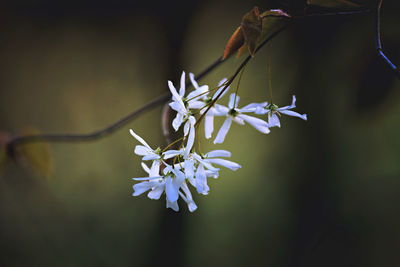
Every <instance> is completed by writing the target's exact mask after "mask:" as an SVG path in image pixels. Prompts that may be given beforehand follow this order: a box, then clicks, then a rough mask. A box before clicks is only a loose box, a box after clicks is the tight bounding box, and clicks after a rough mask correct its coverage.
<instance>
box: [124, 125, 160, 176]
mask: <svg viewBox="0 0 400 267" xmlns="http://www.w3.org/2000/svg"><path fill="white" fill-rule="evenodd" d="M129 132H130V133H131V135H132V136H133V137H134V138H135V139H136V140H138V141H139V142H140V143H141V144H142V145H137V146H136V147H135V154H136V155H139V156H143V158H142V160H153V164H152V165H151V170H152V172H153V173H158V172H159V170H160V164H161V160H162V156H161V149H160V148H157V149H156V150H154V149H152V148H151V147H150V146H149V145H148V144H147V143H146V141H144V140H143V138H141V137H140V136H139V135H137V134H136V133H135V132H134V131H133V130H132V129H130V130H129Z"/></svg>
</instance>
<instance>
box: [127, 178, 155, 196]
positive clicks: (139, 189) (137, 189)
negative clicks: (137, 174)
mask: <svg viewBox="0 0 400 267" xmlns="http://www.w3.org/2000/svg"><path fill="white" fill-rule="evenodd" d="M149 189H151V184H150V183H149V182H141V183H138V184H135V185H133V190H134V192H133V194H132V196H134V197H136V196H139V195H141V194H143V193H144V192H146V191H147V190H149Z"/></svg>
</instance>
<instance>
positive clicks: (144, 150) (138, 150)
mask: <svg viewBox="0 0 400 267" xmlns="http://www.w3.org/2000/svg"><path fill="white" fill-rule="evenodd" d="M135 154H136V155H139V156H147V155H149V154H154V152H153V149H151V148H149V147H147V146H142V145H137V146H136V147H135Z"/></svg>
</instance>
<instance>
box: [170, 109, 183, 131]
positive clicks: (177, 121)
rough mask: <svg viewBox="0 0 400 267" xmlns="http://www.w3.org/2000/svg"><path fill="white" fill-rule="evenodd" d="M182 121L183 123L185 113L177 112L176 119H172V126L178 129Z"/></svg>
mask: <svg viewBox="0 0 400 267" xmlns="http://www.w3.org/2000/svg"><path fill="white" fill-rule="evenodd" d="M182 123H183V115H182V114H180V113H178V114H176V117H175V119H174V120H173V121H172V127H174V130H175V131H178V129H179V127H180V126H181V124H182Z"/></svg>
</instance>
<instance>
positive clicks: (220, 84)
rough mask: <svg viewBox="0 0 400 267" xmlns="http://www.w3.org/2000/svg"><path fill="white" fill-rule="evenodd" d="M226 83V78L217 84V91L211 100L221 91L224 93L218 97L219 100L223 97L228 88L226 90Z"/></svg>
mask: <svg viewBox="0 0 400 267" xmlns="http://www.w3.org/2000/svg"><path fill="white" fill-rule="evenodd" d="M226 81H227V79H226V78H224V79H222V80H221V81H220V82H219V83H218V87H219V88H218V90H217V91H216V92H215V94H214V95H213V97H212V99H215V98H217V96H218V95H219V94H220V93H221V91H222V90H224V92H223V93H222V94H221V95H220V98H221V97H223V96H224V95H225V94H226V93H227V92H228V90H229V86H228V87H227V88H225V85H222V84H224V83H225V82H226Z"/></svg>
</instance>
